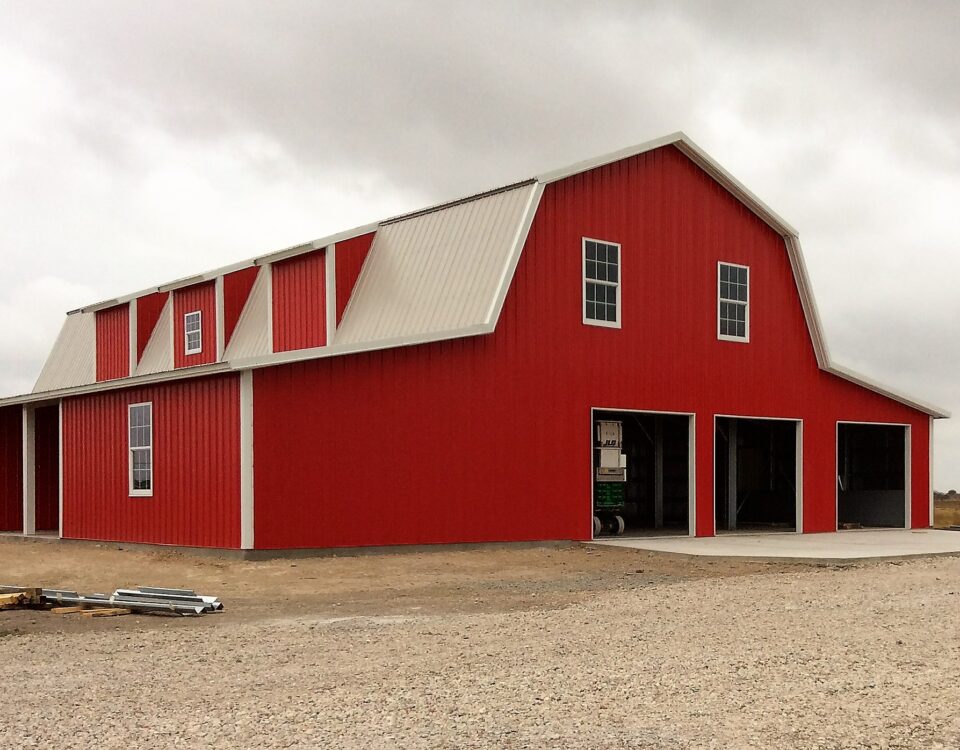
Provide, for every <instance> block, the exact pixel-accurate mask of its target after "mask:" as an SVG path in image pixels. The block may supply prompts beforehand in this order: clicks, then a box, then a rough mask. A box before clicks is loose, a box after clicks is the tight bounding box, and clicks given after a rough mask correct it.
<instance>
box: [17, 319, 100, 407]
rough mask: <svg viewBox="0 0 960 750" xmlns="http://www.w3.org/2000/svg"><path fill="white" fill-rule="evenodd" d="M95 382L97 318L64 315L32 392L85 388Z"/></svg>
mask: <svg viewBox="0 0 960 750" xmlns="http://www.w3.org/2000/svg"><path fill="white" fill-rule="evenodd" d="M96 380H97V319H96V315H95V314H94V313H77V314H76V315H68V316H67V318H66V320H64V322H63V327H62V328H61V329H60V335H58V336H57V340H56V343H54V345H53V350H52V351H51V352H50V356H49V357H47V361H46V362H45V363H44V365H43V369H42V370H41V371H40V376H39V377H38V378H37V382H36V384H35V385H34V386H33V392H34V393H38V392H40V391H52V390H56V389H58V388H72V387H74V386H80V385H89V384H90V383H94V382H96Z"/></svg>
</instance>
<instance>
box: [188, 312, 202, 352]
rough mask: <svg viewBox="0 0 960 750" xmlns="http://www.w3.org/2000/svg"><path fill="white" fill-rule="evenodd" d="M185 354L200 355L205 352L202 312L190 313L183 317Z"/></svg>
mask: <svg viewBox="0 0 960 750" xmlns="http://www.w3.org/2000/svg"><path fill="white" fill-rule="evenodd" d="M183 341H184V345H183V351H184V354H199V353H200V352H202V351H203V331H202V330H201V327H200V311H199V310H195V311H194V312H188V313H187V314H186V315H184V316H183Z"/></svg>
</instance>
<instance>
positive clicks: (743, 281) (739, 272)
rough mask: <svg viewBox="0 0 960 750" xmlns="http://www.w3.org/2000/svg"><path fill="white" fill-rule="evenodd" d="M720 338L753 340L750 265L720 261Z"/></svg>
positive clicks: (718, 276)
mask: <svg viewBox="0 0 960 750" xmlns="http://www.w3.org/2000/svg"><path fill="white" fill-rule="evenodd" d="M717 338H718V339H720V340H721V341H740V342H748V341H750V268H749V266H740V265H737V264H736V263H724V262H722V261H721V262H720V263H718V264H717Z"/></svg>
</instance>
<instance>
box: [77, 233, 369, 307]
mask: <svg viewBox="0 0 960 750" xmlns="http://www.w3.org/2000/svg"><path fill="white" fill-rule="evenodd" d="M379 226H380V223H379V222H374V223H372V224H364V225H363V226H359V227H355V228H354V229H347V230H345V231H343V232H337V233H336V234H331V235H329V236H327V237H321V238H319V239H316V240H311V241H310V242H306V243H302V244H299V245H294V246H293V247H288V248H284V249H283V250H277V251H275V252H272V253H268V254H266V255H258V256H257V257H255V258H248V259H247V260H241V261H237V262H236V263H231V264H230V265H228V266H221V267H220V268H215V269H213V270H211V271H207V272H205V273H200V274H196V275H194V276H186V277H184V278H181V279H175V280H174V281H171V282H168V283H166V284H162V285H160V286H151V287H147V288H146V289H141V290H140V291H138V292H133V293H131V294H125V295H123V296H122V297H116V298H115V299H110V300H104V301H103V302H95V303H94V304H92V305H85V306H84V307H78V308H77V309H75V310H70V311H69V312H68V313H67V315H74V314H76V313H80V312H94V311H96V310H105V309H106V308H108V307H114V306H115V305H121V304H123V303H124V302H129V301H130V300H132V299H136V298H137V297H143V296H145V295H147V294H153V293H154V292H172V291H174V290H176V289H183V288H184V287H188V286H193V285H194V284H202V283H204V282H206V281H214V280H215V279H216V278H217V277H219V276H225V275H226V274H228V273H233V272H234V271H240V270H243V269H244V268H248V267H250V266H259V265H263V264H265V263H273V262H274V261H277V260H283V259H284V258H292V257H293V256H295V255H302V254H303V253H309V252H311V251H313V250H319V249H320V248H322V247H326V246H327V245H329V244H331V243H333V242H342V241H344V240H349V239H352V238H353V237H359V236H360V235H362V234H369V233H370V232H374V231H376V229H377V227H379Z"/></svg>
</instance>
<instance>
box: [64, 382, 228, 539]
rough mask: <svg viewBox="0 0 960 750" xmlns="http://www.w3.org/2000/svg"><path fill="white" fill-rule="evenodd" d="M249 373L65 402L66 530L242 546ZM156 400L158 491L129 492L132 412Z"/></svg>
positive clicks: (75, 534)
mask: <svg viewBox="0 0 960 750" xmlns="http://www.w3.org/2000/svg"><path fill="white" fill-rule="evenodd" d="M239 382H240V379H239V376H238V375H223V376H216V377H209V378H198V379H196V380H189V381H183V382H178V383H167V384H161V385H156V386H150V387H144V388H137V389H129V390H122V391H111V392H108V393H98V394H92V395H89V396H78V397H76V398H71V399H67V400H65V401H64V402H63V444H64V467H63V486H64V513H63V536H64V537H68V538H71V539H102V540H114V541H125V542H144V543H153V544H176V545H185V546H196V547H228V548H236V547H239V544H240V459H239V448H240V439H239V434H240V409H239ZM145 401H150V402H152V403H153V443H154V476H153V479H154V493H153V497H130V496H129V491H128V475H127V471H128V458H127V457H128V443H127V411H128V406H129V405H130V404H135V403H140V402H145Z"/></svg>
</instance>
